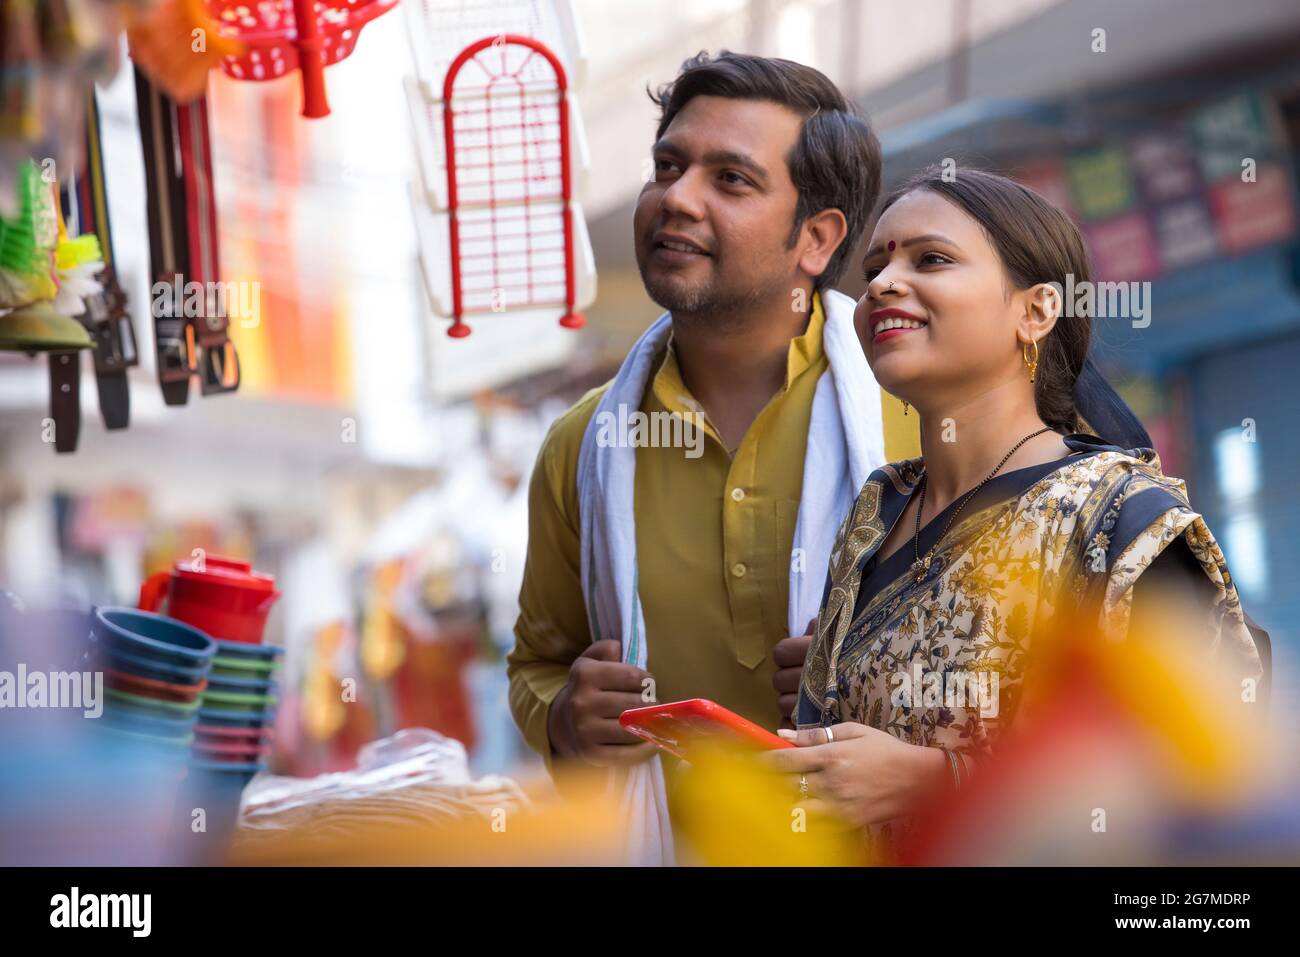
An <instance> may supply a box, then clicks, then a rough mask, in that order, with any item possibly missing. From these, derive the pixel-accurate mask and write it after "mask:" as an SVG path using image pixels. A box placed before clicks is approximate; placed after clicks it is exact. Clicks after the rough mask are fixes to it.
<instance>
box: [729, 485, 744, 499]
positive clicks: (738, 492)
mask: <svg viewBox="0 0 1300 957" xmlns="http://www.w3.org/2000/svg"><path fill="white" fill-rule="evenodd" d="M744 497H745V490H744V489H743V488H733V489H732V490H731V500H732V501H733V502H739V501H742V500H743V499H744Z"/></svg>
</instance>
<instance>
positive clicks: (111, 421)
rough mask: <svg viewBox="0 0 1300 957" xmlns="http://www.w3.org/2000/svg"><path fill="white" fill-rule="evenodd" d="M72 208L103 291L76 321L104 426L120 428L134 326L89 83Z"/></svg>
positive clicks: (125, 414)
mask: <svg viewBox="0 0 1300 957" xmlns="http://www.w3.org/2000/svg"><path fill="white" fill-rule="evenodd" d="M76 200H77V202H76V209H77V213H78V222H79V227H80V228H79V230H78V231H79V232H81V233H90V232H93V233H95V234H96V235H97V236H98V237H99V246H100V249H101V250H102V252H103V255H104V269H103V270H102V271H101V272H100V274H99V276H98V277H97V278H98V280H99V283H100V285H102V286H103V287H104V289H103V292H101V293H98V294H96V295H94V296H92V297H90V299H88V300H87V301H86V311H85V313H84V314H82V315H81V316H80V319H81V322H82V324H83V325H84V326H85V327H86V329H87V331H88V332H89V333H90V337H91V339H92V340H93V341H94V343H95V383H96V385H97V387H98V390H99V412H100V415H101V416H102V417H103V419H104V427H105V428H106V429H124V428H126V427H127V425H129V424H130V422H131V392H130V389H129V387H128V385H127V373H126V370H127V369H128V368H129V367H131V366H134V365H139V364H140V354H139V350H138V349H137V347H136V341H135V328H134V326H133V325H132V323H131V316H130V314H129V313H128V312H127V300H126V293H125V292H124V291H123V290H122V286H121V284H120V283H119V282H118V279H117V271H116V269H115V268H114V264H113V230H112V226H111V225H110V222H109V216H108V191H107V188H106V186H105V182H104V152H103V143H102V139H101V136H100V120H99V104H98V103H97V102H96V99H95V87H94V85H93V84H91V86H90V89H89V90H88V91H87V94H86V171H85V174H84V175H83V176H81V177H80V178H79V179H78V180H77V189H76Z"/></svg>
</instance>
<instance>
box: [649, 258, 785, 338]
mask: <svg viewBox="0 0 1300 957" xmlns="http://www.w3.org/2000/svg"><path fill="white" fill-rule="evenodd" d="M637 267H638V269H639V270H640V272H641V284H642V285H643V286H645V291H646V294H647V295H648V296H649V297H650V299H651V300H652V301H653V302H655V303H656V304H657V305H659V306H661V307H663V308H664V309H667V310H668V311H669V312H671V313H672V314H673V319H674V321H679V320H688V321H689V320H691V319H695V318H699V319H701V320H706V321H707V322H708V324H709V325H710V326H713V327H715V328H718V329H719V331H721V329H722V328H724V327H725V328H739V327H741V326H743V325H744V324H745V320H746V318H747V317H746V313H748V312H749V310H750V309H752V308H753V307H754V306H756V305H758V304H759V303H761V302H765V301H767V300H769V299H770V298H771V297H773V296H775V295H779V294H782V293H783V291H784V290H786V288H787V287H789V288H790V289H794V288H795V287H796V285H797V283H796V282H795V280H794V278H793V277H791V278H789V279H780V278H769V279H768V280H767V281H766V282H761V283H759V284H752V285H749V286H747V287H745V288H743V289H720V288H719V286H718V283H716V282H714V281H712V280H713V277H710V280H709V281H706V282H702V283H694V284H689V285H688V284H685V283H681V282H675V281H673V278H671V277H664V276H662V275H661V276H659V277H651V276H650V275H647V270H646V267H645V264H644V263H638V264H637Z"/></svg>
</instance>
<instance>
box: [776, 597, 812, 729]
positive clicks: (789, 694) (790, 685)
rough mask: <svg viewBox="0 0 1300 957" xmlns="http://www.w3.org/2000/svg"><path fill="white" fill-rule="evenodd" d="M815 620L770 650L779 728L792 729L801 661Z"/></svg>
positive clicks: (801, 676)
mask: <svg viewBox="0 0 1300 957" xmlns="http://www.w3.org/2000/svg"><path fill="white" fill-rule="evenodd" d="M816 627H817V619H816V618H814V619H813V620H812V621H810V622H808V628H807V630H806V631H804V633H803V634H802V635H799V636H798V637H796V638H782V639H781V640H780V641H778V642H777V643H776V647H775V648H773V649H772V657H773V659H775V661H776V674H774V675H773V676H772V685H773V687H775V688H776V693H777V699H776V700H777V706H778V707H779V708H780V711H781V727H783V728H793V727H794V724H793V722H792V721H791V716H792V715H793V714H794V707H795V705H796V704H798V703H799V681H800V679H802V678H803V660H804V658H806V657H808V646H809V645H811V644H812V633H813V629H814V628H816Z"/></svg>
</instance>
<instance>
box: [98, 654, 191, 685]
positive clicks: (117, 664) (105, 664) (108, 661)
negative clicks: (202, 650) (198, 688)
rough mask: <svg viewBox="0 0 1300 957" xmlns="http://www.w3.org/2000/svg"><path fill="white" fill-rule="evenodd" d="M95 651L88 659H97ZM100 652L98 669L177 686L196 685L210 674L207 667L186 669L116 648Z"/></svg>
mask: <svg viewBox="0 0 1300 957" xmlns="http://www.w3.org/2000/svg"><path fill="white" fill-rule="evenodd" d="M94 650H95V649H92V650H91V651H90V652H87V655H86V657H87V659H94V658H95V655H94ZM99 650H100V651H101V652H102V653H101V654H100V655H99V656H98V659H97V660H95V665H96V666H97V667H102V668H112V669H113V670H114V671H125V672H126V673H127V674H131V675H136V676H137V677H140V678H152V679H153V680H155V681H166V682H168V683H170V684H177V685H196V684H198V683H199V682H200V681H202V680H203V679H204V677H205V676H206V675H207V673H208V669H207V667H202V668H185V667H182V666H181V665H173V664H170V663H168V662H166V661H152V660H150V659H148V658H141V657H140V656H139V655H133V654H130V653H128V652H125V651H118V650H117V649H116V648H112V649H109V648H102V649H99Z"/></svg>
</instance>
